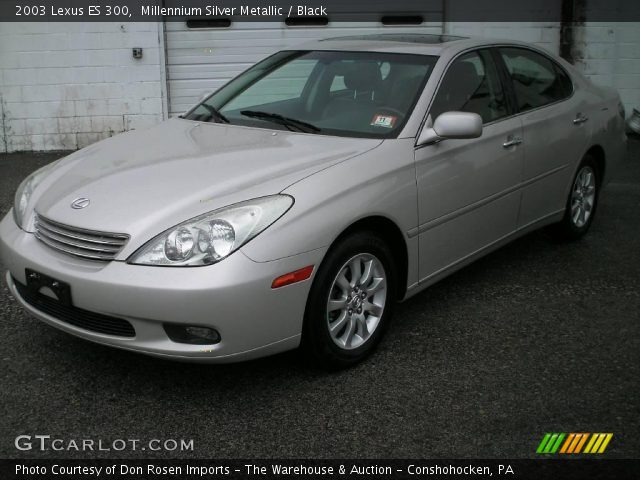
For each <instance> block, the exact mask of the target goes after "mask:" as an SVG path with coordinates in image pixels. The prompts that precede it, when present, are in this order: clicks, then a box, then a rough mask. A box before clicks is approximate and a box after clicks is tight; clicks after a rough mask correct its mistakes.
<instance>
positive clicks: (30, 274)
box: [25, 268, 71, 306]
mask: <svg viewBox="0 0 640 480" xmlns="http://www.w3.org/2000/svg"><path fill="white" fill-rule="evenodd" d="M25 275H26V278H27V288H28V289H29V290H31V291H32V292H33V293H36V294H40V295H46V293H43V292H42V289H43V288H48V289H49V290H50V291H51V292H52V293H53V294H54V295H55V297H56V299H55V300H57V301H58V302H59V303H60V304H62V305H66V306H71V287H70V286H69V284H68V283H66V282H62V281H60V280H57V279H55V278H53V277H50V276H48V275H45V274H44V273H40V272H36V271H35V270H31V269H30V268H26V269H25ZM48 296H50V295H48ZM52 299H53V298H52Z"/></svg>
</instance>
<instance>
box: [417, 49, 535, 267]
mask: <svg viewBox="0 0 640 480" xmlns="http://www.w3.org/2000/svg"><path fill="white" fill-rule="evenodd" d="M447 111H466V112H473V113H477V114H479V115H480V116H481V117H482V119H483V132H482V136H481V137H480V138H476V139H465V140H453V139H448V140H444V141H441V142H439V143H436V144H432V145H427V146H423V147H418V148H417V149H416V151H415V160H416V174H417V186H418V209H419V228H418V235H419V244H420V276H421V279H422V280H426V279H428V278H430V277H433V276H434V275H437V274H438V273H439V272H441V271H443V270H446V269H447V268H448V267H452V266H454V265H455V264H457V263H459V262H461V261H464V259H465V258H467V257H469V256H471V255H473V254H474V253H476V252H479V251H481V250H482V249H483V248H485V247H487V246H489V245H491V244H492V243H494V242H496V241H497V240H499V239H501V238H503V237H505V236H507V235H509V234H510V233H512V232H513V231H514V230H515V228H516V221H517V216H518V209H519V206H520V192H519V190H518V186H519V183H520V179H521V175H522V161H523V154H522V148H521V145H520V141H521V138H522V128H521V123H520V118H519V117H517V116H513V115H511V114H512V113H513V112H512V110H511V108H510V105H509V103H508V101H507V95H506V92H505V91H504V88H503V85H502V82H501V79H500V75H499V70H498V68H497V67H496V62H495V59H494V56H493V55H492V52H491V51H490V50H489V49H480V50H475V51H471V52H467V53H464V54H462V55H461V56H459V57H457V58H456V59H455V60H454V61H453V62H452V63H451V64H450V65H449V67H448V69H447V72H446V73H445V75H444V77H443V79H442V81H441V82H440V87H439V88H438V92H437V93H436V96H435V97H434V100H433V103H432V105H431V108H430V111H429V114H430V115H431V118H432V119H433V120H435V118H437V116H438V115H440V114H441V113H444V112H447Z"/></svg>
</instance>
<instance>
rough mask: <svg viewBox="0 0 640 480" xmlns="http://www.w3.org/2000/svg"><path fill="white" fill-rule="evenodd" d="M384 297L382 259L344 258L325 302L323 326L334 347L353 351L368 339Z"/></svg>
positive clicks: (357, 256)
mask: <svg viewBox="0 0 640 480" xmlns="http://www.w3.org/2000/svg"><path fill="white" fill-rule="evenodd" d="M386 300H387V278H386V272H385V269H384V266H383V265H382V262H381V261H380V260H379V259H378V258H376V257H375V256H374V255H371V254H368V253H361V254H358V255H356V256H354V257H352V258H351V259H350V260H348V261H347V262H346V263H345V264H344V265H343V266H342V268H340V270H339V272H338V275H337V276H336V277H335V279H334V281H333V284H332V285H331V290H330V292H329V299H328V301H327V327H328V329H329V335H330V336H331V339H332V340H333V341H334V343H335V344H336V345H338V347H340V348H342V349H345V350H353V349H355V348H358V347H360V346H361V345H363V344H364V343H365V342H367V340H369V339H370V338H371V335H372V334H373V332H374V331H375V329H376V328H377V327H378V324H379V323H380V319H381V318H382V314H383V313H384V306H385V303H386Z"/></svg>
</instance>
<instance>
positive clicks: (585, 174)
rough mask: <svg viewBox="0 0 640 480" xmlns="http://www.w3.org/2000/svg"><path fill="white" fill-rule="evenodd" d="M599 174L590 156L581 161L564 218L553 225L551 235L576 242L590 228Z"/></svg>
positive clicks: (593, 214)
mask: <svg viewBox="0 0 640 480" xmlns="http://www.w3.org/2000/svg"><path fill="white" fill-rule="evenodd" d="M600 183H601V179H600V173H599V171H598V166H597V164H596V161H595V159H594V158H593V157H591V156H590V155H587V156H585V157H584V159H583V160H582V163H581V164H580V167H578V171H577V173H576V176H575V177H574V179H573V183H572V186H571V191H570V192H569V198H568V199H567V205H566V210H565V214H564V217H563V219H562V221H560V223H558V224H557V225H555V227H554V230H553V233H555V235H556V237H558V238H560V239H563V240H577V239H578V238H580V237H582V236H583V235H584V234H585V233H587V231H588V230H589V227H590V226H591V223H592V222H593V218H594V216H595V213H596V207H597V206H598V195H599V193H600V192H599V189H600Z"/></svg>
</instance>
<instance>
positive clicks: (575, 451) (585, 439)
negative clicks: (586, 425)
mask: <svg viewBox="0 0 640 480" xmlns="http://www.w3.org/2000/svg"><path fill="white" fill-rule="evenodd" d="M587 437H589V434H588V433H583V434H582V438H581V439H580V442H579V443H578V445H577V446H576V449H575V450H574V451H573V453H580V451H581V450H582V446H583V445H584V442H586V441H587Z"/></svg>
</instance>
